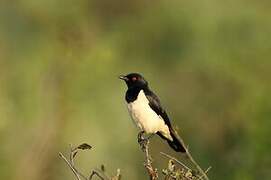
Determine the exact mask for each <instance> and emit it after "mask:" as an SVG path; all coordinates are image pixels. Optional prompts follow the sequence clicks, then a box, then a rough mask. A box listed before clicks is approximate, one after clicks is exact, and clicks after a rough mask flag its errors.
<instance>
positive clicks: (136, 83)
mask: <svg viewBox="0 0 271 180" xmlns="http://www.w3.org/2000/svg"><path fill="white" fill-rule="evenodd" d="M119 78H120V79H121V80H124V81H125V83H126V84H127V86H128V88H133V87H138V88H144V87H147V86H148V82H147V81H146V80H145V79H144V77H143V76H141V75H140V74H138V73H130V74H127V75H120V76H119Z"/></svg>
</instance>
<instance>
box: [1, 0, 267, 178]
mask: <svg viewBox="0 0 271 180" xmlns="http://www.w3.org/2000/svg"><path fill="white" fill-rule="evenodd" d="M128 72H140V73H142V74H144V76H145V77H146V78H147V80H149V81H150V82H151V83H150V84H151V88H152V89H154V90H155V92H156V93H157V94H158V95H159V96H160V98H161V101H162V103H163V105H164V106H165V107H167V108H166V109H167V111H168V114H169V115H170V117H171V119H172V121H173V123H174V125H175V126H176V127H178V131H179V133H180V134H181V135H182V137H183V138H184V139H185V141H186V142H187V144H188V145H189V149H190V151H191V152H192V154H193V156H194V157H195V159H197V161H198V162H199V163H200V164H201V166H202V167H203V168H207V167H209V166H212V170H211V171H210V173H209V176H210V178H211V179H220V180H224V179H225V180H226V179H231V180H253V179H261V180H267V179H271V171H270V167H271V156H270V148H271V138H270V135H271V133H270V130H271V129H270V128H271V98H270V92H271V83H270V77H271V2H270V1H267V0H261V1H258V0H228V1H225V0H203V1H191V0H171V1H166V0H157V1H150V0H130V1H127V0H115V1H111V0H107V1H105V0H48V1H45V0H12V1H10V0H1V1H0V140H1V141H0V142H1V147H0V153H1V155H0V179H14V180H17V179H29V180H36V179H39V180H49V179H50V180H56V179H73V175H72V173H71V172H70V170H69V169H68V168H67V166H66V165H65V164H64V162H63V161H62V160H61V159H60V158H59V157H58V152H59V151H62V152H67V149H68V145H69V143H72V144H75V145H77V144H80V143H83V142H87V143H89V144H91V145H92V146H93V150H91V151H90V152H85V153H81V154H80V155H79V156H78V159H77V164H78V166H79V167H80V169H81V170H82V171H83V172H88V170H89V169H91V168H95V167H99V166H100V165H101V164H104V165H105V167H106V169H107V171H108V173H109V174H114V173H115V172H116V169H117V168H120V169H121V172H122V175H123V179H130V180H133V179H146V177H147V176H146V175H145V169H144V167H143V160H144V158H143V155H142V152H141V150H140V148H139V146H138V144H137V140H136V137H137V132H138V131H137V129H136V128H135V127H134V125H133V123H132V121H131V120H130V118H129V116H128V113H127V110H126V106H125V101H124V93H125V91H126V86H125V85H124V84H123V82H121V81H120V80H118V79H117V76H118V75H119V74H126V73H128ZM151 150H152V155H153V157H154V164H155V166H156V167H158V168H165V167H166V166H167V163H166V161H167V160H166V159H165V158H164V157H162V156H161V155H159V152H160V151H163V152H167V153H169V154H172V155H175V156H177V157H178V155H176V154H174V152H172V151H171V150H170V149H169V148H168V146H167V145H166V143H164V142H162V141H160V139H159V138H154V139H153V140H152V142H151Z"/></svg>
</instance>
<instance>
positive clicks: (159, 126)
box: [127, 90, 172, 139]
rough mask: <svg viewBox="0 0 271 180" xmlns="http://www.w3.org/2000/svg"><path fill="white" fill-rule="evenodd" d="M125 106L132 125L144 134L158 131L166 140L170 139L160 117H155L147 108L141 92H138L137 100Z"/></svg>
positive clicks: (147, 102) (145, 98) (145, 99)
mask: <svg viewBox="0 0 271 180" xmlns="http://www.w3.org/2000/svg"><path fill="white" fill-rule="evenodd" d="M127 106H128V111H129V113H130V115H131V117H132V119H133V121H134V123H135V124H136V125H137V127H139V128H140V129H141V130H143V131H145V132H146V133H157V132H158V131H159V132H161V133H162V134H163V135H164V136H166V137H167V138H169V139H172V138H171V136H170V132H169V129H168V127H167V126H166V124H165V122H164V120H163V119H162V117H161V116H159V115H157V114H156V113H155V112H154V111H153V110H152V109H151V107H150V106H149V101H148V99H147V97H146V96H145V94H144V92H143V90H141V91H140V92H139V94H138V97H137V99H136V100H135V101H134V102H132V103H129V104H128V105H127Z"/></svg>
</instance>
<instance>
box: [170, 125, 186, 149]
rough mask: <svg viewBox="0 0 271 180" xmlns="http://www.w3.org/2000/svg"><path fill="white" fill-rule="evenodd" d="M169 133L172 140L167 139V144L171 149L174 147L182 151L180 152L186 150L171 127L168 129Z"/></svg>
mask: <svg viewBox="0 0 271 180" xmlns="http://www.w3.org/2000/svg"><path fill="white" fill-rule="evenodd" d="M170 135H171V137H172V139H173V140H172V141H171V140H169V139H167V142H168V144H169V146H170V147H171V148H172V149H174V150H175V151H176V152H182V153H184V152H186V150H185V147H184V144H183V143H182V142H181V141H180V139H179V138H178V135H177V134H176V132H175V131H174V130H173V129H170Z"/></svg>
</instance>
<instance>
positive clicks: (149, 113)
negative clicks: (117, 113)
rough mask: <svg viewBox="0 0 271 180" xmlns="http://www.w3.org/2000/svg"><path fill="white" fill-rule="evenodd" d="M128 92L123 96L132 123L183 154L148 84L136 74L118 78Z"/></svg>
mask: <svg viewBox="0 0 271 180" xmlns="http://www.w3.org/2000/svg"><path fill="white" fill-rule="evenodd" d="M119 78H120V79H122V80H124V81H125V83H126V85H127V87H128V90H127V92H126V95H125V99H126V102H127V107H128V111H129V113H130V116H131V118H132V119H133V121H134V123H135V124H136V126H137V127H139V129H140V130H141V131H144V132H145V133H146V134H157V135H159V136H160V137H161V138H163V139H164V140H166V141H167V142H168V144H169V145H170V147H171V148H173V149H174V150H175V151H177V152H185V151H186V150H185V148H184V147H183V145H182V143H181V142H180V141H179V140H178V138H177V137H176V134H175V131H174V129H173V127H172V126H171V122H170V119H169V117H168V115H167V113H166V111H165V110H164V108H163V107H162V106H161V103H160V100H159V98H158V97H157V96H156V95H155V94H154V93H153V92H152V91H151V90H150V88H149V85H148V82H147V81H146V80H145V79H144V77H143V76H141V75H140V74H138V73H130V74H128V75H121V76H119Z"/></svg>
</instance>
